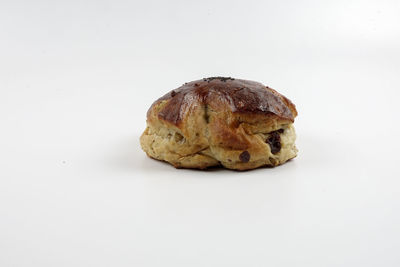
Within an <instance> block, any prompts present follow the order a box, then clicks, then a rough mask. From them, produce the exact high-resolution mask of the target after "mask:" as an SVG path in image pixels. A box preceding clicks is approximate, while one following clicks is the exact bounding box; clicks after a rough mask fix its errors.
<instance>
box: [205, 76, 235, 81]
mask: <svg viewBox="0 0 400 267" xmlns="http://www.w3.org/2000/svg"><path fill="white" fill-rule="evenodd" d="M212 80H220V81H221V82H226V81H228V80H232V81H233V80H235V79H234V78H231V77H220V76H218V77H208V78H204V79H203V81H205V82H211V81H212Z"/></svg>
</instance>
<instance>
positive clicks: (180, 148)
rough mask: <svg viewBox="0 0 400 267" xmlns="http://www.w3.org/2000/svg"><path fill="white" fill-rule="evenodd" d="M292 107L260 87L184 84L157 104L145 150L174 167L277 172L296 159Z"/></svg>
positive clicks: (217, 80) (217, 81) (222, 81)
mask: <svg viewBox="0 0 400 267" xmlns="http://www.w3.org/2000/svg"><path fill="white" fill-rule="evenodd" d="M296 116H297V111H296V108H295V106H294V104H293V103H292V102H291V101H290V100H289V99H287V98H286V97H284V96H282V95H281V94H279V93H278V92H276V91H275V90H273V89H271V88H269V87H266V86H264V85H262V84H261V83H257V82H252V81H247V80H238V79H232V78H222V77H212V78H207V79H203V80H198V81H193V82H190V83H186V84H184V85H183V86H181V87H180V88H178V89H176V90H173V91H171V92H169V93H168V94H166V95H164V96H163V97H161V98H160V99H158V100H157V101H155V102H154V103H153V105H152V106H151V107H150V109H149V111H148V113H147V126H148V127H147V128H146V130H145V132H144V133H143V135H142V136H141V145H142V148H143V150H144V151H145V152H146V153H147V154H148V155H149V156H150V157H152V158H155V159H159V160H164V161H167V162H169V163H171V164H172V165H174V166H175V167H182V168H201V169H203V168H207V167H210V166H216V165H220V164H221V165H223V166H224V167H227V168H231V169H238V170H246V169H253V168H257V167H260V166H265V165H268V166H276V165H279V164H282V163H284V162H286V161H287V160H289V159H291V158H293V157H295V156H296V154H297V149H296V147H295V145H294V140H295V132H294V128H293V126H292V123H293V122H294V119H295V117H296Z"/></svg>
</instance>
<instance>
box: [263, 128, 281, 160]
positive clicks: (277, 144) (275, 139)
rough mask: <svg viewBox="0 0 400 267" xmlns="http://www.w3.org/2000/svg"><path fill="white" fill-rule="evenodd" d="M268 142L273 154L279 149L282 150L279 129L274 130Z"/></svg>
mask: <svg viewBox="0 0 400 267" xmlns="http://www.w3.org/2000/svg"><path fill="white" fill-rule="evenodd" d="M266 142H267V143H268V144H269V146H270V148H271V153H272V154H276V153H278V152H279V151H281V148H282V144H281V137H280V135H279V131H274V132H272V133H270V135H269V137H268V139H267V140H266Z"/></svg>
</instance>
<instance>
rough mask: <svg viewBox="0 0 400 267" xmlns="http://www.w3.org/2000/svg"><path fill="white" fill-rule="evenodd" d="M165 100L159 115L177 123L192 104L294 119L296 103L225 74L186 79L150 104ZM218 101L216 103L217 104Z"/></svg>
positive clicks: (254, 84) (239, 112) (236, 112)
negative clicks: (186, 81) (200, 78)
mask: <svg viewBox="0 0 400 267" xmlns="http://www.w3.org/2000/svg"><path fill="white" fill-rule="evenodd" d="M165 100H166V101H168V102H167V103H166V105H164V106H163V107H162V108H161V109H160V110H159V113H158V117H159V118H160V119H162V120H165V121H168V122H169V123H172V124H174V125H176V126H178V125H179V124H180V123H181V122H182V121H183V120H184V117H185V116H186V114H187V113H188V111H189V109H190V107H192V106H195V105H201V106H204V105H205V106H208V105H211V106H213V107H214V108H215V109H219V108H221V105H222V108H225V107H229V108H230V111H231V112H233V113H235V114H244V115H255V114H258V115H264V116H271V115H272V116H277V117H279V118H280V119H283V120H289V121H291V122H294V118H295V117H296V116H297V111H296V107H295V105H294V104H293V103H292V102H291V101H290V100H289V99H287V98H286V97H285V96H283V95H281V94H279V93H278V92H276V91H275V90H273V89H272V88H269V87H267V86H264V85H263V84H261V83H258V82H253V81H248V80H240V79H233V78H224V77H211V78H205V79H203V80H197V81H193V82H189V83H186V84H184V85H182V86H181V87H179V88H177V89H175V90H172V91H171V92H169V93H167V94H165V95H164V96H163V97H161V98H160V99H158V100H157V101H155V102H154V103H153V105H152V106H151V107H150V109H151V108H153V107H154V105H156V104H157V103H160V102H161V101H165ZM216 104H217V105H216Z"/></svg>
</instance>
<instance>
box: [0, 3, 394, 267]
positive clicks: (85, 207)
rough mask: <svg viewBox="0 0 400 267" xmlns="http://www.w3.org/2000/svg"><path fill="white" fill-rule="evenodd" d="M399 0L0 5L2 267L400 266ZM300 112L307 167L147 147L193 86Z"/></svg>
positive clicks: (302, 160) (302, 162)
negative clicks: (242, 88)
mask: <svg viewBox="0 0 400 267" xmlns="http://www.w3.org/2000/svg"><path fill="white" fill-rule="evenodd" d="M399 14H400V4H399V2H398V1H330V2H328V1H325V2H323V1H268V2H267V1H258V2H257V1H247V3H245V2H237V1H225V2H218V3H214V1H201V2H200V1H199V2H188V1H169V2H167V1H165V2H162V1H159V2H155V1H148V2H147V1H140V2H139V1H133V2H132V1H118V2H117V1H96V2H95V1H64V2H61V1H60V2H55V1H2V2H1V3H0V38H1V42H0V122H1V126H0V128H1V131H0V166H1V167H0V266H2V267H5V266H40V267H45V266H163V267H164V266H307V267H309V266H363V267H365V266H386V267H388V266H400V256H399V251H400V226H399V225H400V215H399V214H400V213H399V204H400V194H399V191H400V189H399V188H400V171H399V163H400V162H399V149H400V145H399V139H398V138H399V134H400V131H399V130H400V129H399V126H398V121H399V119H398V116H399V111H398V105H399V104H398V103H399V96H400V95H399V87H400V77H399V70H400V50H399V45H400V16H399ZM215 75H222V76H232V77H237V78H245V79H250V80H256V81H260V82H263V83H264V84H266V85H269V86H271V87H272V88H275V89H277V90H279V91H280V92H282V93H283V94H285V95H286V96H288V97H289V98H290V99H291V100H293V102H294V103H296V105H297V107H298V111H299V117H298V119H297V120H296V124H295V125H296V129H297V133H298V142H297V144H298V148H299V150H300V152H299V155H298V157H297V158H296V159H295V160H293V161H291V162H289V163H287V164H285V165H283V166H281V167H277V168H274V169H258V170H254V171H249V172H233V171H228V170H213V171H207V172H203V171H193V170H175V169H174V168H172V167H170V166H169V165H167V164H163V163H160V162H157V161H153V160H150V159H148V158H147V157H146V156H145V154H144V153H143V152H142V151H141V149H140V147H139V141H138V138H139V135H140V134H141V132H142V131H143V130H144V127H145V113H146V111H147V108H148V107H149V106H150V104H151V103H152V102H153V101H154V100H155V99H156V98H158V97H159V96H161V95H162V94H164V93H166V92H167V91H169V90H171V89H174V88H176V87H178V86H180V85H181V84H182V83H184V82H186V81H191V80H195V79H200V78H203V77H207V76H215Z"/></svg>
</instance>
